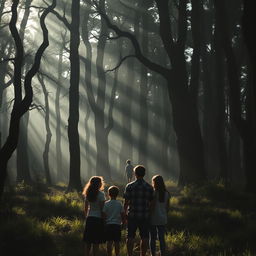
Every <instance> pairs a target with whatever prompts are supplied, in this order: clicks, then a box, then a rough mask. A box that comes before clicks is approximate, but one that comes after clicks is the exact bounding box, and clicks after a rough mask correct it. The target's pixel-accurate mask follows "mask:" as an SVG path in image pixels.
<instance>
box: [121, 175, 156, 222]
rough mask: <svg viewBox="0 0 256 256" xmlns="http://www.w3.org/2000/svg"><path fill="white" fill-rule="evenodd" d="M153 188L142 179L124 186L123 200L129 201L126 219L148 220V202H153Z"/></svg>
mask: <svg viewBox="0 0 256 256" xmlns="http://www.w3.org/2000/svg"><path fill="white" fill-rule="evenodd" d="M153 193H154V192H153V188H152V186H151V185H149V184H148V183H147V182H146V181H145V180H143V179H137V180H136V181H133V182H131V183H129V184H127V185H126V187H125V191H124V199H125V200H128V201H129V207H128V217H131V218H136V219H142V218H149V214H150V209H149V207H150V202H151V201H152V200H153Z"/></svg>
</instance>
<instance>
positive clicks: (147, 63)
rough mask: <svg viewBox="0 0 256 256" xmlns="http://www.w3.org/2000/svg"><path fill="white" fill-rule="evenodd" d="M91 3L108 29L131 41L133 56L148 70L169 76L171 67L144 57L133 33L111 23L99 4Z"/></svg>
mask: <svg viewBox="0 0 256 256" xmlns="http://www.w3.org/2000/svg"><path fill="white" fill-rule="evenodd" d="M93 3H94V5H95V6H96V9H97V11H98V12H99V14H100V15H101V17H102V18H103V19H105V21H106V24H107V26H108V27H109V28H110V29H112V30H113V31H115V33H116V34H117V35H118V36H120V37H125V38H128V39H129V40H130V41H131V43H132V45H133V47H134V50H135V56H136V58H137V59H138V60H139V61H141V62H142V63H143V64H144V65H145V66H146V67H147V68H149V69H150V70H152V71H155V72H157V73H159V74H162V75H163V76H164V77H166V78H167V77H169V76H170V71H171V69H167V68H164V67H162V66H160V65H158V64H157V63H154V62H152V61H151V60H149V59H148V58H147V57H145V56H144V55H143V54H142V51H141V48H140V45H139V42H138V40H137V38H136V37H135V36H134V35H133V34H131V33H130V32H127V31H123V30H121V29H120V28H119V27H118V26H116V25H115V24H113V23H112V22H111V21H110V19H109V17H108V16H107V14H106V13H105V12H103V11H102V10H101V9H100V7H99V5H98V4H97V3H96V1H95V0H93Z"/></svg>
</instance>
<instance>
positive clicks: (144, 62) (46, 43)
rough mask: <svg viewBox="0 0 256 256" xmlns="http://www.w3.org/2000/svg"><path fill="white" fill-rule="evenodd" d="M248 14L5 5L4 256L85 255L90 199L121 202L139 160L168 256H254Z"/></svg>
mask: <svg viewBox="0 0 256 256" xmlns="http://www.w3.org/2000/svg"><path fill="white" fill-rule="evenodd" d="M253 2H254V1H253V0H154V1H153V0H145V1H142V0H141V1H139V0H80V1H78V0H74V1H70V0H45V1H39V0H12V1H11V0H1V1H0V148H1V149H0V199H1V200H0V254H1V255H4V256H5V255H8V256H12V255H17V254H22V255H23V254H24V255H31V256H32V255H33V256H34V255H37V256H41V255H42V256H44V255H48V256H56V255H58V256H60V255H65V256H74V255H76V256H81V255H83V244H82V242H81V240H82V232H83V226H84V216H83V210H82V209H83V199H82V197H81V189H82V187H83V186H84V183H85V182H86V181H87V180H88V178H89V177H90V176H92V175H102V176H104V179H105V181H106V188H105V189H107V187H108V186H109V185H112V184H116V185H118V186H119V187H120V197H119V198H118V199H119V200H122V193H123V189H124V185H125V183H126V179H125V175H124V166H125V161H126V160H127V159H128V158H130V159H131V160H132V163H133V164H134V165H136V164H144V165H145V166H146V168H147V175H146V179H147V180H148V181H149V180H150V179H151V177H152V176H153V175H154V174H157V173H158V174H161V175H163V176H164V178H165V182H166V185H167V188H168V190H169V191H170V193H171V199H170V205H171V208H170V211H169V213H168V225H167V231H168V234H167V236H166V239H167V245H168V248H167V255H186V256H188V255H191V256H200V255H201V256H206V255H210V256H213V255H216V256H228V255H232V256H233V255H241V256H252V255H256V245H255V234H256V215H255V205H256V197H255V192H256V186H255V184H256V172H255V171H256V161H255V159H256V134H255V132H256V129H255V128H256V81H255V74H256V69H255V68H256V63H255V61H256V54H255V45H256V42H255V40H256V39H255V37H254V31H255V29H254V27H253V21H254V17H253V15H254V10H255V8H254V4H253ZM124 241H125V230H123V231H122V243H121V256H124V255H126V247H125V243H124ZM137 242H138V241H137ZM137 242H136V248H135V255H139V252H138V244H137ZM101 255H105V249H104V247H101Z"/></svg>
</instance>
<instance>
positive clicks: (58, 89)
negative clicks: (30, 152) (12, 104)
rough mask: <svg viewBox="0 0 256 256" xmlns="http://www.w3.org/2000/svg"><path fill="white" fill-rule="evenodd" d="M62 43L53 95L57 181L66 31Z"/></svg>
mask: <svg viewBox="0 0 256 256" xmlns="http://www.w3.org/2000/svg"><path fill="white" fill-rule="evenodd" d="M62 39H63V41H64V42H63V43H62V44H61V46H60V48H59V62H58V84H57V86H56V96H55V112H56V131H55V134H56V171H57V175H56V176H57V181H63V180H64V179H63V166H62V150H61V113H60V93H61V88H62V85H63V82H64V81H63V76H62V72H63V64H62V62H63V53H64V47H65V40H66V33H65V35H64V36H63V37H62Z"/></svg>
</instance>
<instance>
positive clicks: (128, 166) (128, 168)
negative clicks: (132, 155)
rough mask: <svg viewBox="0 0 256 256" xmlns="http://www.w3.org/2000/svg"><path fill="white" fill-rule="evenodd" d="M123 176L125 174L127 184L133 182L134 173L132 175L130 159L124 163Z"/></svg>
mask: <svg viewBox="0 0 256 256" xmlns="http://www.w3.org/2000/svg"><path fill="white" fill-rule="evenodd" d="M125 174H126V178H127V182H128V183H129V182H131V181H132V180H133V177H134V173H133V165H132V164H131V160H130V159H128V160H127V161H126V166H125Z"/></svg>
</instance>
